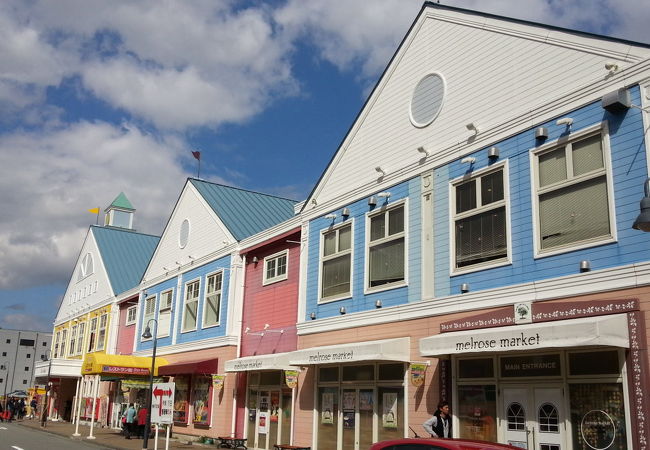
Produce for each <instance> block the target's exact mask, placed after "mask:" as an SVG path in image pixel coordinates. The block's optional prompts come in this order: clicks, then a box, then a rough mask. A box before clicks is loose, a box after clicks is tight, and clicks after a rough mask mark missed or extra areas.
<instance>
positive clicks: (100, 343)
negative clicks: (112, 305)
mask: <svg viewBox="0 0 650 450" xmlns="http://www.w3.org/2000/svg"><path fill="white" fill-rule="evenodd" d="M107 325H108V314H102V316H101V317H100V318H99V333H97V350H104V344H105V342H106V327H107Z"/></svg>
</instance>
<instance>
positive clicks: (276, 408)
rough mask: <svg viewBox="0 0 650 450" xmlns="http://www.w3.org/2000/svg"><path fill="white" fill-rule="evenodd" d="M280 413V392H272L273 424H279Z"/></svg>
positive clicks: (271, 416) (271, 417)
mask: <svg viewBox="0 0 650 450" xmlns="http://www.w3.org/2000/svg"><path fill="white" fill-rule="evenodd" d="M279 413H280V392H278V391H271V415H270V419H271V422H274V423H278V415H279Z"/></svg>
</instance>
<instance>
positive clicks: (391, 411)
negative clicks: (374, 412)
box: [381, 392, 397, 428]
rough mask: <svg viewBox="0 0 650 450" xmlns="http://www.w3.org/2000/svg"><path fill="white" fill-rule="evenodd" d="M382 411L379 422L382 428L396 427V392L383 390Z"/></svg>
mask: <svg viewBox="0 0 650 450" xmlns="http://www.w3.org/2000/svg"><path fill="white" fill-rule="evenodd" d="M383 402H384V411H383V414H382V417H381V423H382V425H383V427H384V428H397V392H384V398H383Z"/></svg>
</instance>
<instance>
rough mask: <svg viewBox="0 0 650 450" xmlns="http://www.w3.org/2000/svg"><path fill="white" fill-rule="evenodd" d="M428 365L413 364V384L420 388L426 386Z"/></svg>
mask: <svg viewBox="0 0 650 450" xmlns="http://www.w3.org/2000/svg"><path fill="white" fill-rule="evenodd" d="M427 366H428V364H422V363H417V364H411V377H410V378H411V384H412V385H413V386H416V387H420V386H422V385H423V384H424V376H425V374H426V371H427Z"/></svg>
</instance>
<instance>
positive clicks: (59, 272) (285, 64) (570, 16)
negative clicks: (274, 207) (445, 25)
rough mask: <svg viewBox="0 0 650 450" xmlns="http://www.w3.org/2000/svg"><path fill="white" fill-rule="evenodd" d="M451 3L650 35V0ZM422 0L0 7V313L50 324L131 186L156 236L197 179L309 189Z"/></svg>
mask: <svg viewBox="0 0 650 450" xmlns="http://www.w3.org/2000/svg"><path fill="white" fill-rule="evenodd" d="M443 3H444V4H447V5H450V6H457V7H462V8H469V9H477V10H481V11H485V12H489V13H493V14H498V15H506V16H509V17H514V18H520V19H525V20H530V21H537V22H541V23H545V24H550V25H555V26H561V27H567V28H573V29H579V30H582V31H588V32H593V33H598V34H604V35H609V36H613V37H618V38H624V39H630V40H634V41H639V42H645V43H650V31H648V28H647V24H648V23H650V8H648V7H647V5H646V4H645V2H644V1H642V0H618V1H615V0H545V1H542V0H530V1H526V2H522V1H520V0H494V1H490V0H484V1H478V0H463V1H461V0H458V1H443ZM421 5H422V2H421V1H414V0H374V1H372V2H368V1H362V0H285V1H272V2H261V1H247V2H243V1H235V0H223V1H217V0H204V1H192V2H186V1H181V0H167V1H158V0H142V1H139V2H130V1H119V0H114V1H110V2H109V1H105V0H104V1H100V0H75V1H73V0H59V1H56V2H53V1H43V0H33V1H30V2H25V1H23V0H6V1H3V2H1V3H0V173H1V174H2V176H1V177H0V191H1V192H2V195H1V196H0V206H1V207H2V214H0V306H1V308H0V327H3V328H28V329H37V330H51V325H52V321H53V320H54V317H55V315H56V310H57V307H58V304H59V302H60V299H61V297H62V295H63V294H64V291H65V289H66V286H67V283H68V280H69V278H70V276H71V273H72V270H73V265H74V263H75V261H76V259H77V257H78V253H79V250H80V248H81V245H82V243H83V238H84V236H85V235H86V232H87V229H88V226H89V225H90V224H92V223H94V221H95V217H94V216H93V215H92V214H90V213H88V212H86V211H87V209H89V208H94V207H97V206H99V207H100V208H101V209H102V210H103V209H104V208H105V207H106V206H108V205H109V204H110V202H111V201H112V200H113V199H114V198H115V197H116V196H117V195H118V194H119V193H120V192H121V191H123V192H124V193H125V194H126V195H127V197H128V198H129V199H130V200H131V203H132V204H133V205H134V207H135V208H136V209H137V212H136V223H135V226H136V228H137V229H138V230H139V231H142V232H145V233H150V234H160V232H161V231H162V228H163V226H164V224H165V221H166V220H167V218H168V217H169V214H170V213H171V209H172V208H173V206H174V203H175V201H176V199H177V197H178V194H179V193H180V190H181V188H182V186H183V184H184V181H185V179H186V177H188V176H195V175H196V164H195V163H196V161H195V160H194V159H193V158H192V156H191V151H192V150H200V151H201V152H202V163H201V177H202V178H205V179H207V180H210V181H215V182H220V183H224V184H228V185H233V186H238V187H242V188H245V189H251V190H256V191H261V192H267V193H272V194H276V195H279V196H283V197H288V198H292V199H296V200H302V199H304V198H305V197H306V195H307V194H308V193H309V191H310V190H311V188H312V187H313V185H314V183H315V182H316V181H317V180H318V177H319V176H320V174H321V173H322V171H323V170H324V169H325V167H326V165H327V163H328V162H329V160H330V159H331V157H332V155H333V154H334V152H335V151H336V149H337V147H338V144H339V143H340V142H341V140H342V139H343V137H344V136H345V133H346V132H347V130H348V128H349V127H350V126H351V124H352V121H353V120H354V118H355V117H356V115H357V114H358V112H359V110H360V108H361V107H362V105H363V103H364V101H365V98H366V97H367V95H368V93H369V92H370V91H371V89H372V87H373V85H374V83H375V82H376V81H377V78H378V77H379V76H380V75H381V73H382V71H383V70H384V68H385V66H386V64H387V63H388V61H389V60H390V58H391V56H392V55H393V53H394V52H395V50H396V49H397V46H398V45H399V42H400V41H401V39H402V38H403V37H404V34H405V33H406V32H407V30H408V28H409V26H410V25H411V23H412V21H413V20H414V18H415V17H416V15H417V14H418V12H419V11H420V7H421Z"/></svg>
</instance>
